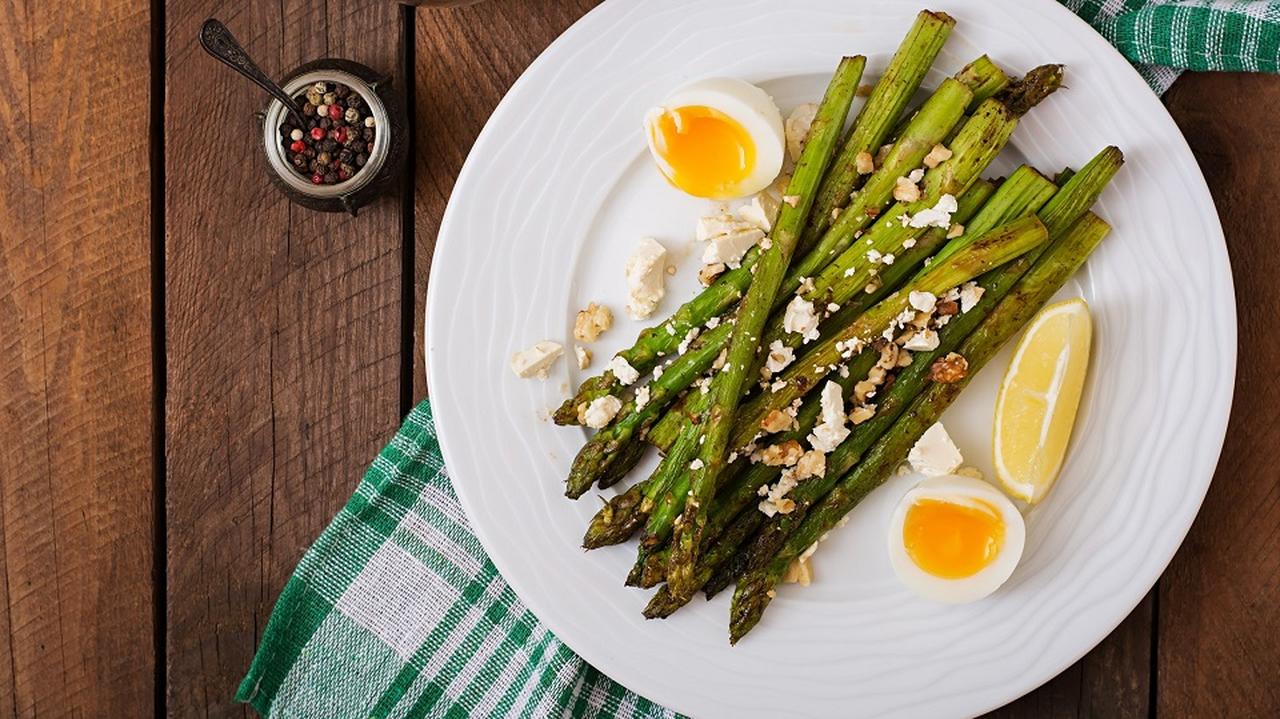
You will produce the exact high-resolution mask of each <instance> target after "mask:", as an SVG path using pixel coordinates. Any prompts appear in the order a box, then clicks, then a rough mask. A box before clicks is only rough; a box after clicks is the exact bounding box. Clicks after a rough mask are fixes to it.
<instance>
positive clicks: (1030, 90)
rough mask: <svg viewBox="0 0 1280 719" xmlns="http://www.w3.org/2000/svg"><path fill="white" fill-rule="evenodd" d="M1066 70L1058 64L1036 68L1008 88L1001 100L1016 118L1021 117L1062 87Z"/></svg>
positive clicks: (1002, 94) (1001, 95)
mask: <svg viewBox="0 0 1280 719" xmlns="http://www.w3.org/2000/svg"><path fill="white" fill-rule="evenodd" d="M1064 69H1065V66H1063V65H1061V64H1056V63H1052V64H1048V65H1041V66H1040V67H1037V68H1034V69H1032V70H1030V71H1029V72H1027V74H1026V75H1024V76H1023V77H1022V79H1021V80H1018V81H1017V82H1015V83H1013V84H1012V85H1010V86H1009V87H1007V88H1006V89H1005V90H1004V92H1002V93H1001V94H1000V95H999V97H1000V100H1001V101H1002V102H1004V104H1005V106H1006V107H1008V108H1009V110H1010V111H1012V112H1013V114H1014V115H1015V116H1017V117H1021V116H1022V115H1025V114H1027V113H1028V112H1030V111H1031V108H1033V107H1035V106H1036V105H1039V104H1040V103H1041V102H1043V101H1044V99H1045V98H1046V97H1048V96H1050V95H1052V94H1053V93H1054V91H1056V90H1057V89H1058V88H1060V87H1062V78H1063V73H1064Z"/></svg>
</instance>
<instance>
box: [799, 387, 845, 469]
mask: <svg viewBox="0 0 1280 719" xmlns="http://www.w3.org/2000/svg"><path fill="white" fill-rule="evenodd" d="M818 401H819V402H820V403H821V406H822V416H821V421H820V422H819V423H818V424H817V425H816V426H814V428H813V431H812V432H810V433H809V437H808V439H809V446H810V447H813V448H814V449H816V450H818V451H819V452H823V453H826V452H830V451H832V450H834V449H835V448H836V446H838V445H839V444H840V443H841V442H843V441H844V439H845V437H848V436H849V428H848V427H845V426H844V423H845V419H846V417H845V414H844V391H843V390H842V389H841V388H840V385H838V384H836V383H835V382H832V381H830V380H828V381H827V383H826V384H825V385H823V386H822V394H821V396H820V397H819V400H818Z"/></svg>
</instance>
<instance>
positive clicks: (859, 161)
mask: <svg viewBox="0 0 1280 719" xmlns="http://www.w3.org/2000/svg"><path fill="white" fill-rule="evenodd" d="M853 169H855V170H857V171H858V174H859V175H870V174H871V173H873V172H875V171H876V163H875V160H874V159H872V157H871V153H870V152H867V151H866V150H863V151H862V152H859V153H858V154H856V155H854V156H853Z"/></svg>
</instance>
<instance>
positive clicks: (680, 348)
mask: <svg viewBox="0 0 1280 719" xmlns="http://www.w3.org/2000/svg"><path fill="white" fill-rule="evenodd" d="M698 334H699V332H698V328H697V327H692V328H690V329H689V332H688V333H687V334H685V336H684V339H682V340H680V344H679V345H676V352H679V353H680V354H684V353H685V352H688V351H689V345H690V344H692V343H693V341H694V340H696V339H698Z"/></svg>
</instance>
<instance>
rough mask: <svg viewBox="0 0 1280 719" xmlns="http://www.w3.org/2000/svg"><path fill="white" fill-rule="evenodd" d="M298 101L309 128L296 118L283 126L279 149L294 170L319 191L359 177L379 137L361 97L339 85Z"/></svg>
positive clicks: (315, 89)
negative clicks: (281, 149) (319, 187)
mask: <svg viewBox="0 0 1280 719" xmlns="http://www.w3.org/2000/svg"><path fill="white" fill-rule="evenodd" d="M295 101H296V102H297V103H298V105H300V106H301V107H302V115H303V118H304V119H305V122H306V127H299V126H298V123H297V120H295V119H294V118H293V115H292V114H288V115H286V116H285V120H284V124H283V125H281V126H280V145H281V147H283V148H284V150H285V157H287V158H288V160H289V164H290V165H292V166H293V169H294V170H296V171H297V172H298V174H300V175H302V176H303V177H306V178H307V179H309V180H311V182H312V183H313V184H316V185H335V184H337V183H339V182H346V181H347V180H349V179H351V178H352V176H354V175H355V174H356V173H357V172H360V170H361V168H363V167H364V166H365V164H366V163H367V162H369V156H370V155H371V154H372V153H373V141H374V138H375V137H376V136H377V132H378V129H377V127H375V123H374V120H373V111H372V110H370V109H369V105H368V104H367V103H366V102H365V101H364V98H362V97H361V96H360V93H358V92H356V91H354V90H352V89H351V88H349V87H347V86H346V85H343V84H342V83H340V82H317V83H315V84H314V85H311V86H309V87H307V90H306V92H305V93H303V94H301V95H299V96H298V97H296V98H295Z"/></svg>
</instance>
